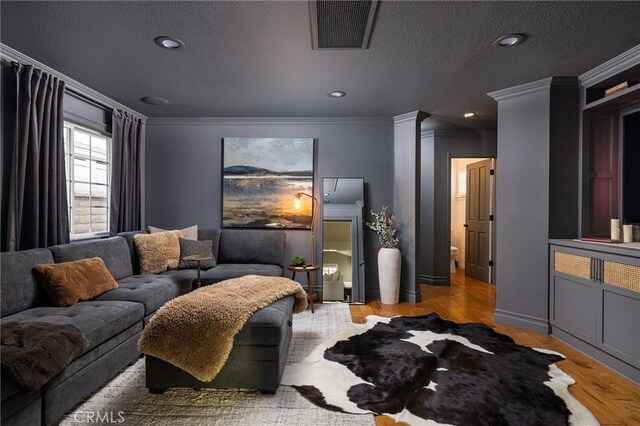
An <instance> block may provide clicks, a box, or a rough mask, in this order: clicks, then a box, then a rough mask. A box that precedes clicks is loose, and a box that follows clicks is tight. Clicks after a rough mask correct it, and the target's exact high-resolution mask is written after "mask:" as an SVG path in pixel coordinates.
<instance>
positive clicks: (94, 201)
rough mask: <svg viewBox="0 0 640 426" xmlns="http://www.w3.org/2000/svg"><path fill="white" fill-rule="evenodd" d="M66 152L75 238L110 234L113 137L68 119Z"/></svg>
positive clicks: (72, 237)
mask: <svg viewBox="0 0 640 426" xmlns="http://www.w3.org/2000/svg"><path fill="white" fill-rule="evenodd" d="M64 153H65V170H66V174H67V201H68V204H69V229H70V230H71V231H70V233H71V239H78V238H86V237H93V236H98V235H106V234H107V233H108V232H109V195H110V192H109V185H110V182H111V165H110V159H111V138H109V137H108V136H106V135H103V134H101V133H98V132H96V131H93V130H89V129H87V128H84V127H80V126H78V125H76V124H72V123H68V122H65V123H64Z"/></svg>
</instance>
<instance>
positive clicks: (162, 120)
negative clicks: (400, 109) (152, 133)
mask: <svg viewBox="0 0 640 426" xmlns="http://www.w3.org/2000/svg"><path fill="white" fill-rule="evenodd" d="M311 124H391V119H390V118H389V117H149V118H148V119H147V125H151V126H154V125H155V126H167V125H200V126H211V125H218V126H223V125H254V126H255V125H258V126H259V125H265V126H269V125H280V126H287V125H311Z"/></svg>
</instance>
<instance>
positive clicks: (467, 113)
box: [462, 112, 476, 118]
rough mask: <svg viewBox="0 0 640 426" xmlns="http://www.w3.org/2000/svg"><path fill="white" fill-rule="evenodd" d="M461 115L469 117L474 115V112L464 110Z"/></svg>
mask: <svg viewBox="0 0 640 426" xmlns="http://www.w3.org/2000/svg"><path fill="white" fill-rule="evenodd" d="M462 116H463V117H464V118H471V117H475V116H476V113H475V112H465V113H464V114H462Z"/></svg>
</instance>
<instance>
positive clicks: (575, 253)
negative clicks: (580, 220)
mask: <svg viewBox="0 0 640 426" xmlns="http://www.w3.org/2000/svg"><path fill="white" fill-rule="evenodd" d="M550 255H551V258H550V262H549V264H550V266H551V268H550V270H551V272H550V280H549V285H550V288H549V293H550V304H549V308H550V312H549V320H550V322H551V324H552V325H553V326H554V327H557V328H560V329H561V330H563V331H565V332H567V333H569V334H571V335H573V336H575V337H577V338H579V339H581V340H583V341H585V342H587V343H590V344H592V345H595V344H596V340H597V323H598V315H597V311H598V292H599V289H598V287H599V285H598V284H597V283H596V282H595V279H594V271H593V266H594V264H595V262H594V259H593V257H592V253H591V252H589V251H585V250H579V249H573V248H569V247H561V246H554V245H551V250H550Z"/></svg>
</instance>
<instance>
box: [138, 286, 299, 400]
mask: <svg viewBox="0 0 640 426" xmlns="http://www.w3.org/2000/svg"><path fill="white" fill-rule="evenodd" d="M293 305H294V297H293V296H288V297H285V298H283V299H280V300H278V301H276V302H274V303H272V304H271V305H268V306H267V307H265V308H262V309H260V310H258V311H256V312H255V313H254V314H253V316H252V317H251V318H250V319H249V321H247V323H246V324H245V325H244V327H243V328H242V329H241V331H240V333H239V334H238V335H236V338H235V340H234V344H233V349H232V350H231V353H230V354H229V358H228V360H227V362H226V364H225V365H224V367H223V368H222V370H220V373H218V375H217V376H216V377H215V378H214V379H213V381H211V382H202V381H200V380H198V379H196V378H195V377H193V376H192V375H191V374H189V373H187V372H185V371H183V370H181V369H180V368H178V367H176V366H174V365H172V364H170V363H168V362H166V361H163V360H161V359H159V358H156V357H153V356H150V355H146V357H145V362H146V385H147V388H148V389H149V391H150V392H151V393H163V392H164V391H165V390H167V388H173V387H186V388H195V389H200V388H233V389H257V390H259V391H260V392H262V393H275V392H276V390H277V389H278V386H280V379H281V378H282V373H283V371H284V366H285V363H286V360H287V354H288V352H289V345H290V343H291V320H292V310H293Z"/></svg>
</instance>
